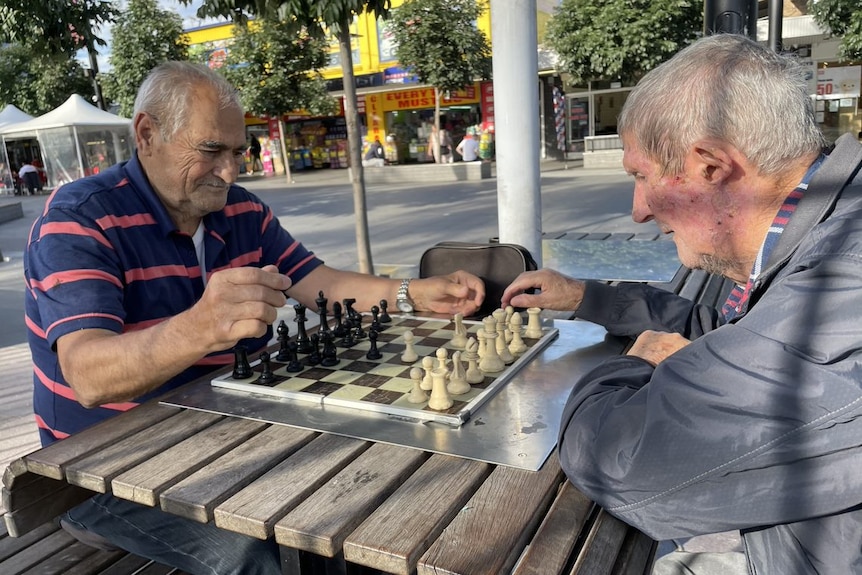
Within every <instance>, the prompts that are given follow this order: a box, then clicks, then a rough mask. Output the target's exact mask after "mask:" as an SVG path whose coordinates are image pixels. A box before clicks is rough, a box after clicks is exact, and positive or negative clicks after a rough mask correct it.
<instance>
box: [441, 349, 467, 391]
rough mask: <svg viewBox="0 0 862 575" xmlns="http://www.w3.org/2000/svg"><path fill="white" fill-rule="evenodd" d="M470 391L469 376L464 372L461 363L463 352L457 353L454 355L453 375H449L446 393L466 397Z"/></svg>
mask: <svg viewBox="0 0 862 575" xmlns="http://www.w3.org/2000/svg"><path fill="white" fill-rule="evenodd" d="M470 389H471V388H470V384H469V383H467V374H466V373H465V372H464V364H463V363H461V352H460V351H456V352H455V353H453V354H452V373H450V374H449V383H448V384H447V385H446V391H448V392H449V393H450V394H452V395H464V394H465V393H467V392H468V391H470Z"/></svg>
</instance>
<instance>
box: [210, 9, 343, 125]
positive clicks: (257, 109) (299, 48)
mask: <svg viewBox="0 0 862 575" xmlns="http://www.w3.org/2000/svg"><path fill="white" fill-rule="evenodd" d="M327 61H328V52H327V46H326V44H325V42H324V41H323V40H321V39H319V38H314V37H312V36H311V35H310V34H309V33H308V32H307V31H306V30H305V29H304V28H303V27H302V26H300V25H299V24H298V23H297V22H295V21H282V22H280V21H276V20H268V19H264V20H255V21H254V22H252V23H251V25H250V26H246V25H236V26H235V27H234V33H233V43H232V44H231V46H230V49H229V51H228V55H227V60H226V61H225V65H224V67H222V68H221V69H220V70H221V72H222V73H224V75H225V77H226V78H227V79H228V81H230V82H231V83H232V84H233V85H234V86H236V87H237V88H238V89H239V91H240V93H241V96H242V102H243V106H244V107H245V109H246V110H248V111H249V112H251V113H253V114H258V115H263V114H266V115H271V116H280V115H281V114H283V113H285V112H290V111H293V110H299V109H306V110H308V111H309V112H311V113H313V114H330V113H332V112H334V111H335V100H334V99H333V98H332V97H331V96H330V95H329V94H328V93H327V92H326V85H325V83H324V81H323V78H322V77H321V76H320V72H319V70H320V69H321V68H324V67H325V66H326V65H327Z"/></svg>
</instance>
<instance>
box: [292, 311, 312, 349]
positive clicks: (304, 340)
mask: <svg viewBox="0 0 862 575" xmlns="http://www.w3.org/2000/svg"><path fill="white" fill-rule="evenodd" d="M293 309H295V310H296V317H295V318H294V319H293V321H295V322H296V327H297V332H296V345H297V348H296V349H297V351H299V353H309V352H311V340H310V339H309V338H308V332H307V331H306V330H305V322H306V321H308V319H307V318H306V317H305V310H306V307H305V306H304V305H302V304H301V303H298V304H296V305H295V306H293Z"/></svg>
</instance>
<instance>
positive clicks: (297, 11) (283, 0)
mask: <svg viewBox="0 0 862 575" xmlns="http://www.w3.org/2000/svg"><path fill="white" fill-rule="evenodd" d="M180 2H182V3H183V4H186V5H188V4H191V3H192V0H180ZM390 4H391V2H390V0H203V2H202V3H201V6H200V8H198V11H197V15H198V16H199V17H201V18H206V17H212V16H225V17H228V18H232V17H233V18H239V19H242V18H244V17H245V16H247V15H252V16H258V17H260V18H271V19H275V20H287V19H295V20H297V21H298V22H299V23H300V24H303V25H305V26H306V27H307V28H308V29H309V30H310V31H314V30H315V29H319V26H320V25H323V26H326V27H327V28H329V30H330V31H332V32H333V33H334V34H336V35H337V34H338V32H339V31H340V29H341V26H342V25H343V24H344V23H345V22H347V23H349V22H350V21H351V20H352V18H353V16H355V15H359V14H362V13H363V12H373V13H374V14H375V16H377V17H378V18H386V17H387V15H388V13H389V6H390Z"/></svg>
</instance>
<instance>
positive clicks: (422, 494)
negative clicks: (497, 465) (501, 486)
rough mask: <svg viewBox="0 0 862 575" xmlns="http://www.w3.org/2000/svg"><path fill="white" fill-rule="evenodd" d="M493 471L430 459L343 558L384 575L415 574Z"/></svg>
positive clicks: (347, 544) (357, 534)
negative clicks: (436, 541)
mask: <svg viewBox="0 0 862 575" xmlns="http://www.w3.org/2000/svg"><path fill="white" fill-rule="evenodd" d="M491 469H492V468H491V466H490V465H488V464H487V463H481V462H478V461H471V460H469V459H461V458H459V457H451V456H448V455H433V456H432V457H431V458H430V459H429V460H428V461H426V462H425V464H424V465H422V467H420V468H419V469H418V470H417V471H416V472H415V473H414V474H413V475H411V476H410V477H409V478H408V479H407V480H406V481H405V482H404V485H402V486H401V487H400V488H399V489H398V490H397V491H396V492H395V493H394V494H392V496H391V497H389V498H388V499H387V500H386V501H384V502H383V504H382V505H380V507H378V508H377V510H376V511H375V512H374V513H372V514H371V515H370V516H369V517H368V519H366V520H365V521H364V522H363V523H362V524H361V525H360V526H359V527H358V528H357V529H356V531H354V532H353V533H352V534H351V535H349V536H348V537H347V539H346V540H345V541H344V558H345V559H346V560H347V561H350V562H353V563H357V564H359V565H365V566H367V567H372V568H375V569H380V570H382V571H386V572H387V573H399V574H403V575H409V574H410V573H413V572H414V571H415V570H416V564H417V561H418V559H419V557H420V556H421V555H422V553H424V552H425V550H426V549H428V546H429V545H430V544H431V543H432V542H433V541H434V540H435V539H436V538H437V537H438V536H439V535H440V533H442V532H443V529H444V528H445V527H446V525H448V524H449V523H450V522H451V521H452V518H453V517H454V516H455V515H456V514H457V513H458V512H459V511H461V510H462V507H463V506H464V504H465V503H466V502H467V501H468V500H469V499H470V497H471V496H472V495H473V494H474V493H475V491H476V489H477V488H478V487H479V486H480V485H481V484H482V481H484V480H485V478H486V477H487V476H488V474H489V473H490V471H491Z"/></svg>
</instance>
